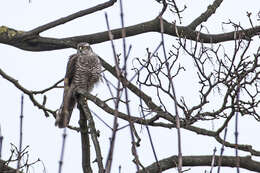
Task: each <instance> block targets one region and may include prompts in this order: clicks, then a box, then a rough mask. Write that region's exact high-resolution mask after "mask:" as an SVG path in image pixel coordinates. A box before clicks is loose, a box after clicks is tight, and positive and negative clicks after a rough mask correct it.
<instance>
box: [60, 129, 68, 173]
mask: <svg viewBox="0 0 260 173" xmlns="http://www.w3.org/2000/svg"><path fill="white" fill-rule="evenodd" d="M66 130H67V128H64V129H63V134H62V147H61V154H60V161H59V170H58V173H61V172H62V165H63V158H64V151H65V143H66V137H67V131H66Z"/></svg>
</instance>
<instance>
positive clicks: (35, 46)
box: [0, 18, 260, 51]
mask: <svg viewBox="0 0 260 173" xmlns="http://www.w3.org/2000/svg"><path fill="white" fill-rule="evenodd" d="M195 23H198V22H194V24H193V25H194V26H195V25H196V24H195ZM163 25H164V29H165V32H164V33H165V34H167V35H170V36H174V37H180V38H186V39H190V40H194V41H199V42H203V43H219V42H225V41H230V40H234V34H235V33H236V34H237V35H239V36H240V38H241V39H246V40H249V39H251V38H252V37H253V36H255V35H258V34H259V32H260V26H256V27H254V28H248V29H244V30H238V31H233V32H227V33H221V34H205V33H202V32H199V31H195V30H193V29H192V28H190V27H189V26H186V27H185V26H177V25H175V24H172V23H169V22H167V21H166V20H163ZM194 26H193V27H194ZM111 32H112V34H113V36H114V39H120V38H122V32H121V28H118V29H114V30H111ZM149 32H157V33H160V19H159V18H155V19H153V20H151V21H147V22H144V23H140V24H136V25H132V26H129V27H125V33H126V37H130V36H135V35H139V34H144V33H149ZM23 33H24V32H23V31H18V30H15V29H12V28H8V27H5V26H2V27H0V43H3V44H7V45H11V46H14V47H17V48H20V49H23V50H28V51H48V50H58V49H64V48H71V47H72V48H76V45H77V43H79V42H88V43H90V44H97V43H102V42H105V41H108V40H109V37H108V34H107V31H104V32H99V33H94V34H89V35H81V36H75V37H67V38H48V37H41V36H36V37H33V38H31V39H26V40H21V39H20V37H21V35H22V34H23Z"/></svg>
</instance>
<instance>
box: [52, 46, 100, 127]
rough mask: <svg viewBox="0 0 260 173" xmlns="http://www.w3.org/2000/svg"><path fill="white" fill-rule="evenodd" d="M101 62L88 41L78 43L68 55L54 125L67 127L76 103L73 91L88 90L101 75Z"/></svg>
mask: <svg viewBox="0 0 260 173" xmlns="http://www.w3.org/2000/svg"><path fill="white" fill-rule="evenodd" d="M100 73H101V63H100V60H99V58H98V55H97V54H95V53H94V52H93V50H92V49H91V47H90V45H89V44H88V43H79V44H78V45H77V53H76V54H73V55H71V56H70V58H69V61H68V64H67V70H66V75H65V78H64V93H63V101H62V105H61V107H60V109H59V111H58V113H57V116H56V122H55V125H57V126H58V127H59V128H64V127H67V125H68V124H69V121H70V117H71V114H72V111H73V108H74V106H75V104H76V97H75V92H76V91H77V90H78V89H81V90H83V91H85V92H90V91H91V90H92V89H93V87H94V84H95V83H97V82H98V81H99V79H100V77H101V74H100Z"/></svg>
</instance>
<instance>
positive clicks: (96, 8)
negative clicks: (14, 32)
mask: <svg viewBox="0 0 260 173" xmlns="http://www.w3.org/2000/svg"><path fill="white" fill-rule="evenodd" d="M116 1H117V0H109V1H108V2H105V3H102V4H98V5H96V6H94V7H91V8H88V9H86V10H81V11H79V12H76V13H74V14H71V15H69V16H66V17H63V18H61V19H58V20H55V21H53V22H50V23H47V24H44V25H42V26H39V27H37V28H35V29H33V30H31V31H29V32H26V33H25V34H26V35H37V34H39V33H41V32H43V31H46V30H48V29H50V28H54V27H56V26H58V25H61V24H64V23H67V22H69V21H72V20H74V19H76V18H79V17H82V16H85V15H88V14H91V13H94V12H97V11H100V10H103V9H105V8H108V7H110V6H112V5H113V4H114V3H115V2H116Z"/></svg>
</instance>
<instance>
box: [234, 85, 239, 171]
mask: <svg viewBox="0 0 260 173" xmlns="http://www.w3.org/2000/svg"><path fill="white" fill-rule="evenodd" d="M239 95H240V84H238V89H237V96H236V97H237V106H238V110H237V112H236V115H235V134H234V135H235V145H236V148H235V154H236V168H237V173H239V172H240V171H239V162H240V161H239V157H238V111H239Z"/></svg>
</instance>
